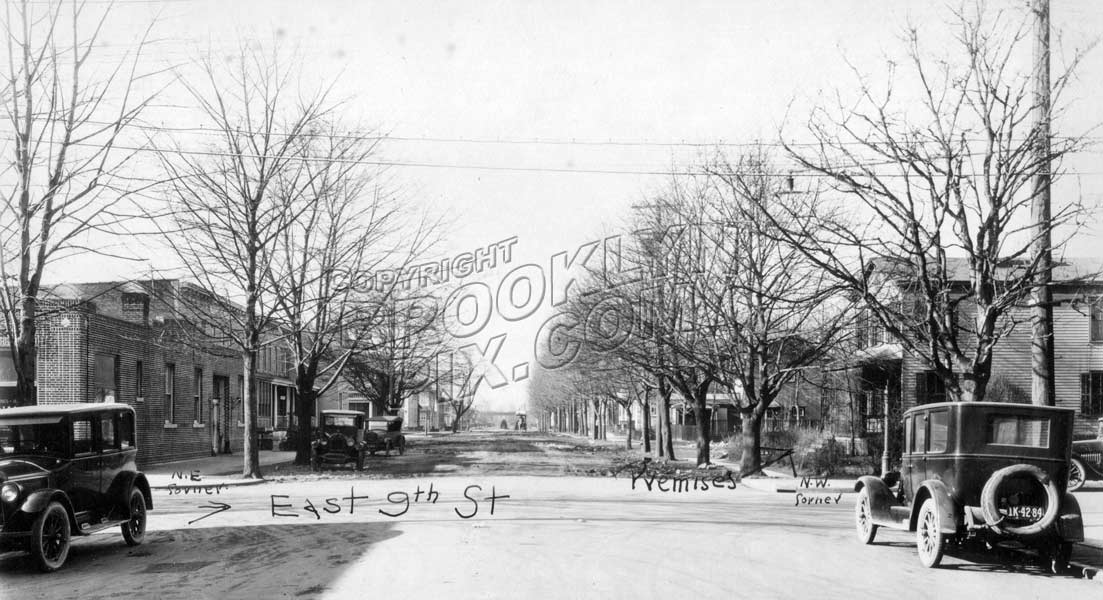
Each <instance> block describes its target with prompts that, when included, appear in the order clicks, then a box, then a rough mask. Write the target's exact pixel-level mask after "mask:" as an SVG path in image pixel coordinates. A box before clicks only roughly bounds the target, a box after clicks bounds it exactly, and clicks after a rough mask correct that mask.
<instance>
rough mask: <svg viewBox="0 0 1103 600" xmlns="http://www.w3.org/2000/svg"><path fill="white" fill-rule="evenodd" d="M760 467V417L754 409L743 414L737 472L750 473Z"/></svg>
mask: <svg viewBox="0 0 1103 600" xmlns="http://www.w3.org/2000/svg"><path fill="white" fill-rule="evenodd" d="M761 468H762V419H761V417H759V415H758V412H757V411H755V410H753V409H752V410H750V411H747V412H746V413H744V414H743V458H742V460H741V461H740V463H739V472H740V473H741V474H742V475H750V474H752V473H754V472H756V471H758V470H759V469H761Z"/></svg>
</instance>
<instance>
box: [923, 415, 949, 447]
mask: <svg viewBox="0 0 1103 600" xmlns="http://www.w3.org/2000/svg"><path fill="white" fill-rule="evenodd" d="M949 415H950V413H949V412H947V411H944V410H935V411H931V413H930V416H929V418H928V421H929V423H930V428H931V431H930V434H931V435H930V439H929V441H928V444H929V446H928V449H927V451H928V452H945V451H946V442H947V437H948V436H949V433H950V424H949Z"/></svg>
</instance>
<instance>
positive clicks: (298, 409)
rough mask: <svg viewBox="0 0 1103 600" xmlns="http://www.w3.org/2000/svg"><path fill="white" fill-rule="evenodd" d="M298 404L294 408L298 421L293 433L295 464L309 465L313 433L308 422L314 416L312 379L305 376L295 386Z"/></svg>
mask: <svg viewBox="0 0 1103 600" xmlns="http://www.w3.org/2000/svg"><path fill="white" fill-rule="evenodd" d="M296 393H297V394H298V404H297V405H296V406H295V418H296V419H297V420H298V421H299V426H298V430H297V432H296V433H295V440H294V443H295V464H297V465H309V464H310V443H311V441H312V438H313V435H311V434H312V433H313V432H312V430H311V426H310V421H311V418H312V417H313V416H314V402H315V398H314V379H313V378H312V377H309V376H307V375H302V376H300V377H299V382H298V385H297V386H296Z"/></svg>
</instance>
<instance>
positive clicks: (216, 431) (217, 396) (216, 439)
mask: <svg viewBox="0 0 1103 600" xmlns="http://www.w3.org/2000/svg"><path fill="white" fill-rule="evenodd" d="M212 389H213V390H214V397H212V398H211V427H212V429H211V444H212V446H211V453H212V454H229V453H230V432H231V431H233V429H232V427H233V425H234V423H233V420H232V418H231V414H230V408H231V406H232V404H233V402H231V400H230V378H229V377H226V376H224V375H215V376H214V385H213V388H212Z"/></svg>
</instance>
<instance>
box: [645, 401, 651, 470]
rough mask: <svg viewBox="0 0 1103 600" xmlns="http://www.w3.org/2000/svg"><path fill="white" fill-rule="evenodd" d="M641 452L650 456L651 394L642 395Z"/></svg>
mask: <svg viewBox="0 0 1103 600" xmlns="http://www.w3.org/2000/svg"><path fill="white" fill-rule="evenodd" d="M643 451H644V453H645V454H651V392H650V391H646V392H644V394H643Z"/></svg>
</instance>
